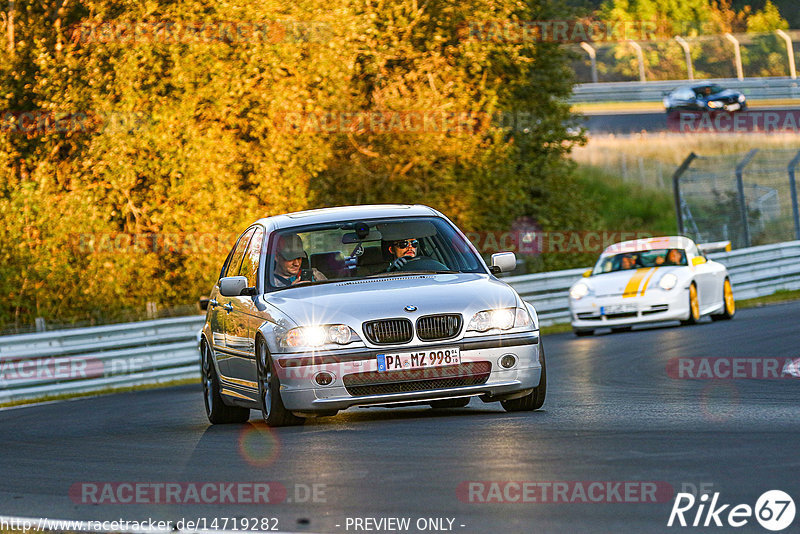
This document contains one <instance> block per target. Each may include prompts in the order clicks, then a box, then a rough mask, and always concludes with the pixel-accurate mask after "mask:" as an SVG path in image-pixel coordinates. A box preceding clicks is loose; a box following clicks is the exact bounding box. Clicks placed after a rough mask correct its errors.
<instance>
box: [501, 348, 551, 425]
mask: <svg viewBox="0 0 800 534" xmlns="http://www.w3.org/2000/svg"><path fill="white" fill-rule="evenodd" d="M539 361H540V362H541V363H542V376H541V378H539V385H538V386H536V387H535V388H533V391H531V392H530V393H528V394H527V395H525V396H524V397H520V398H518V399H511V400H507V401H501V402H500V404H502V405H503V408H504V409H505V411H507V412H531V411H533V410H538V409H539V408H541V407H542V405H543V404H544V398H545V396H546V395H547V364H546V362H545V359H544V345H542V344H541V342H540V343H539Z"/></svg>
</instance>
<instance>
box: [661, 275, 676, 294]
mask: <svg viewBox="0 0 800 534" xmlns="http://www.w3.org/2000/svg"><path fill="white" fill-rule="evenodd" d="M677 283H678V277H677V276H675V275H674V274H672V273H667V274H665V275H664V276H662V277H661V280H659V281H658V286H659V287H660V288H661V289H663V290H665V291H669V290H670V289H672V288H673V287H675V284H677Z"/></svg>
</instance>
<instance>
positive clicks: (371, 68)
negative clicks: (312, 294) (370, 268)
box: [0, 0, 585, 325]
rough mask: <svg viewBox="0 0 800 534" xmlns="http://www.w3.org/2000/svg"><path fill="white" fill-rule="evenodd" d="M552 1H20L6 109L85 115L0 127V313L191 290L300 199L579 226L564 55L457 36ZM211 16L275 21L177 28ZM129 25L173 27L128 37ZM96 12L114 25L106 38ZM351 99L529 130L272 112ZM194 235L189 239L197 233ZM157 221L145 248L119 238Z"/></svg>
mask: <svg viewBox="0 0 800 534" xmlns="http://www.w3.org/2000/svg"><path fill="white" fill-rule="evenodd" d="M9 8H10V4H9V3H8V2H0V9H2V10H5V11H6V12H7V13H8V11H9ZM565 16H568V15H565V12H564V10H563V9H562V8H561V7H560V6H559V5H558V4H557V3H556V2H555V1H552V0H533V1H531V2H528V3H521V2H517V1H514V0H501V1H498V2H491V3H489V2H484V1H478V0H467V1H457V0H446V1H443V2H435V3H420V2H417V1H416V0H392V1H388V2H372V1H367V2H363V1H354V0H332V1H330V2H326V3H324V4H321V3H319V2H317V1H311V0H299V1H296V2H291V3H286V2H278V1H275V0H267V1H266V2H258V3H252V2H243V1H241V0H235V1H232V2H226V3H217V2H209V1H204V0H188V1H186V2H180V3H161V2H154V1H146V2H134V1H133V0H124V1H122V2H120V1H113V2H112V1H111V0H87V1H85V2H81V3H73V2H65V1H64V0H44V1H42V2H36V3H25V4H24V5H23V4H22V3H20V2H17V3H16V8H15V11H14V13H13V20H14V24H13V28H14V32H15V37H14V43H13V49H9V50H7V51H6V52H5V53H4V54H3V55H2V56H0V87H3V91H2V93H0V99H1V100H2V104H3V106H4V108H5V109H7V110H11V111H14V112H19V111H36V112H37V113H39V116H40V117H43V115H42V113H43V112H45V113H50V112H52V113H53V114H60V115H65V114H66V115H68V116H70V114H71V116H72V118H73V119H76V118H77V119H78V122H79V125H83V126H81V127H73V128H66V130H64V129H52V128H42V129H35V128H34V129H32V130H31V129H28V130H26V131H19V130H16V129H15V128H5V129H4V130H3V131H1V132H0V176H2V178H1V179H0V238H2V239H3V242H4V244H5V245H4V247H3V249H2V251H1V252H0V257H1V258H2V259H1V262H0V291H2V293H3V294H5V295H8V302H9V303H10V305H8V306H5V307H4V308H3V309H2V310H0V325H9V324H10V325H24V324H31V323H32V321H33V318H34V317H37V316H41V317H45V318H46V319H47V320H53V319H58V320H64V319H69V318H75V319H80V320H90V321H91V320H94V321H103V320H109V318H113V317H116V316H122V314H123V312H126V311H128V310H134V309H142V308H143V303H144V302H147V301H152V302H155V303H157V304H158V305H159V306H162V307H163V306H174V305H180V304H189V303H192V302H194V301H195V300H196V298H197V297H198V296H199V295H202V294H205V293H206V292H207V291H208V288H209V287H210V286H211V284H212V283H213V280H214V278H215V277H216V273H217V270H218V268H219V265H220V264H221V262H222V261H223V259H224V257H225V255H226V254H227V251H228V249H229V247H230V246H231V244H232V239H233V238H235V235H236V233H237V232H239V231H241V230H242V229H243V228H244V226H245V225H246V224H248V223H249V222H251V221H252V220H254V219H256V218H258V217H262V216H268V215H274V214H278V213H285V212H289V211H296V210H301V209H306V208H313V207H320V206H332V205H340V204H361V203H373V202H374V203H382V202H391V203H396V202H402V203H413V202H419V203H425V204H429V205H432V206H434V207H436V208H438V209H440V210H442V211H443V212H445V213H446V214H448V215H449V216H451V217H452V218H453V219H454V220H455V221H456V222H457V223H458V224H459V225H461V226H462V227H463V228H464V229H467V230H475V229H480V230H498V229H505V228H508V227H509V225H510V224H511V222H512V221H514V220H516V219H517V218H519V217H522V216H530V217H533V218H534V219H535V220H537V221H539V223H540V224H541V225H542V226H543V227H544V228H548V227H553V228H558V229H564V228H568V227H575V228H582V227H583V226H582V225H583V224H584V221H583V209H584V207H585V206H584V205H583V204H582V203H581V202H580V201H576V200H575V199H576V195H574V193H575V190H576V187H577V186H576V182H575V179H574V177H573V176H572V175H571V169H570V167H569V165H568V164H567V163H566V162H565V158H564V155H565V154H567V153H568V152H569V150H570V148H571V147H572V146H573V145H574V144H575V143H579V142H582V138H581V136H579V135H574V134H572V133H569V132H571V131H572V130H568V126H569V122H570V120H571V116H570V113H569V105H568V103H567V98H568V95H569V92H570V90H571V85H572V74H571V72H570V71H569V69H568V68H567V66H566V65H567V59H568V56H567V53H566V52H565V51H563V50H562V48H560V47H558V46H557V45H555V44H549V43H544V44H538V43H537V44H536V45H532V44H530V43H518V42H513V41H508V40H502V39H500V40H489V41H480V40H474V39H473V40H470V39H466V38H464V37H465V36H464V32H463V31H462V30H463V27H464V23H466V22H468V21H476V20H477V21H483V20H494V19H499V20H543V19H548V18H552V19H556V18H558V19H563V18H565ZM220 21H239V22H243V23H247V24H249V23H259V24H262V25H263V26H262V27H263V28H268V29H269V30H270V31H269V32H265V33H262V34H259V36H253V35H250V36H245V37H242V36H241V35H239V36H237V34H236V33H230V32H229V33H224V35H225V36H227V37H229V38H228V39H214V40H203V39H185V38H179V37H177V36H179V35H186V32H188V31H189V29H191V28H194V27H196V26H197V25H199V24H201V23H210V24H212V25H213V24H214V23H219V22H220ZM136 22H140V23H141V22H144V23H150V24H151V26H150V29H151V30H152V29H153V27H154V26H155V25H156V24H158V23H163V22H171V23H174V26H165V25H163V24H162V25H161V26H160V29H159V30H158V31H159V32H160V33H159V34H157V36H156V37H155V38H152V37H151V38H150V39H146V38H145V39H143V38H141V35H139V36H138V37H137V34H136V33H135V29H136V26H135V24H134V23H136ZM108 23H115V24H116V25H117V27H118V28H120V27H121V28H124V27H125V25H127V27H128V28H130V30H129V32H125V33H119V34H117V37H118V38H114V36H113V35H112V34H110V33H109V32H108V31H107V30H108V28H109V24H108ZM92 24H94V25H95V26H96V27H94V29H92V26H91V25H92ZM217 30H218V31H217V33H216V35H217V36H219V35H223V33H221V32H222V30H219V28H217ZM180 32H184V33H183V34H181V33H180ZM360 111H368V112H369V111H378V112H381V113H389V112H404V113H405V112H409V111H421V112H426V113H440V112H441V113H445V112H473V113H480V114H485V115H481V116H494V115H496V114H498V113H507V114H512V115H515V116H517V117H523V119H524V120H523V121H522V122H523V123H524V127H523V126H520V127H519V128H507V127H503V126H502V124H498V123H496V122H495V123H490V122H487V123H485V124H483V125H482V127H481V128H478V129H477V130H476V131H473V132H463V131H462V132H453V131H434V132H431V133H424V134H421V133H409V132H380V131H369V130H366V131H335V130H334V131H325V130H323V129H320V130H316V131H297V130H294V129H292V128H291V127H286V125H285V121H284V119H285V117H286V116H287V113H296V114H297V113H299V114H313V113H331V112H333V113H340V112H347V113H350V112H360ZM84 114H88V116H86V115H84ZM307 116H310V115H307ZM47 120H50V119H47ZM521 124H522V123H521ZM312 130H313V129H312ZM209 232H210V233H212V234H213V236H212V238H211V240H210V244H209V241H204V243H205V244H204V245H203V246H202V247H200V248H198V246H197V245H196V242H195V240H194V237H195V236H196V235H197V233H209ZM154 235H155V236H157V237H156V241H157V242H158V243H159V246H156V247H153V246H150V247H149V248H146V249H142V248H136V247H131V246H129V245H126V244H125V239H124V238H125V236H154ZM171 236H177V237H175V238H174V239H173V237H171ZM120 238H122V240H121V241H120ZM149 238H150V237H148V239H149ZM170 240H172V241H173V242H175V241H177V243H178V245H177V246H174V247H170V246H169V245H168V242H169V241H170ZM164 241H167V243H164ZM189 241H191V243H192V244H191V246H190V244H189ZM114 243H116V244H114ZM120 243H121V244H120Z"/></svg>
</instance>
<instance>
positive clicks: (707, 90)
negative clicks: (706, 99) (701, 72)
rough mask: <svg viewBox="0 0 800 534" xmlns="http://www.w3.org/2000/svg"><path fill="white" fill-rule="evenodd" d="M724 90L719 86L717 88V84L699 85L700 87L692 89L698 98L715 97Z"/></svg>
mask: <svg viewBox="0 0 800 534" xmlns="http://www.w3.org/2000/svg"><path fill="white" fill-rule="evenodd" d="M724 90H725V89H724V88H723V87H721V86H719V85H717V84H711V85H701V86H700V87H695V88H694V91H695V93H697V94H698V95H700V96H703V95H705V96H708V95H716V94H718V93H721V92H722V91H724Z"/></svg>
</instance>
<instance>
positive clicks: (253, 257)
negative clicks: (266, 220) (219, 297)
mask: <svg viewBox="0 0 800 534" xmlns="http://www.w3.org/2000/svg"><path fill="white" fill-rule="evenodd" d="M263 241H264V229H263V228H261V227H260V226H258V227H256V230H255V233H254V234H253V237H252V239H250V245H249V246H248V247H247V253H246V254H245V255H244V259H243V260H242V267H241V269H239V276H246V277H247V286H248V287H256V279H257V277H258V260H259V258H261V244H262V243H263Z"/></svg>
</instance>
